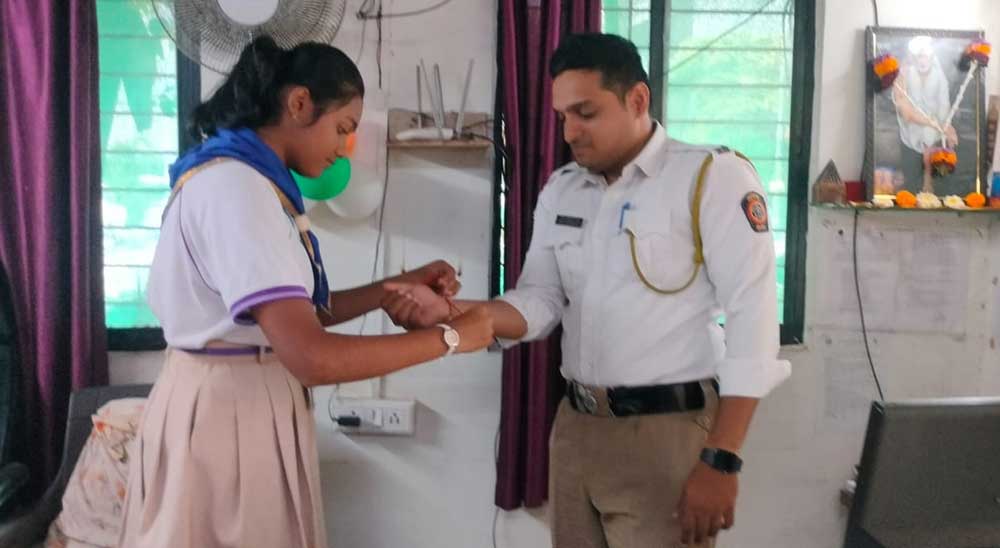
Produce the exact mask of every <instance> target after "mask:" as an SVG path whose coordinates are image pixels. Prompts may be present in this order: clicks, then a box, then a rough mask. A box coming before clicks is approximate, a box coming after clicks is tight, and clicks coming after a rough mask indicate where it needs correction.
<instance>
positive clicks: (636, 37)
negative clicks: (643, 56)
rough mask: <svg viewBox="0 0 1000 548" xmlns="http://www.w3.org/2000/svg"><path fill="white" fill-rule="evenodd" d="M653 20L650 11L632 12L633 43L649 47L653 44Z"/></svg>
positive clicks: (641, 46) (637, 45)
mask: <svg viewBox="0 0 1000 548" xmlns="http://www.w3.org/2000/svg"><path fill="white" fill-rule="evenodd" d="M650 20H651V15H650V13H649V12H648V11H633V12H632V37H631V40H632V43H633V44H635V45H636V47H640V48H648V47H649V46H650V45H651V44H650V41H649V22H650Z"/></svg>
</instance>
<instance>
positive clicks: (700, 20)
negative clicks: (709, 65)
mask: <svg viewBox="0 0 1000 548" xmlns="http://www.w3.org/2000/svg"><path fill="white" fill-rule="evenodd" d="M758 7H759V6H758ZM755 9H756V8H755ZM748 17H749V16H748V15H745V14H726V13H711V14H703V13H686V12H680V13H671V14H670V46H671V47H673V46H685V47H705V46H709V45H710V46H711V47H713V48H738V49H744V50H745V49H750V48H764V47H767V48H781V47H785V48H787V47H791V45H792V29H791V22H792V18H791V16H787V15H782V14H770V15H768V14H760V15H756V16H754V17H750V18H749V20H748ZM734 29H735V30H734ZM727 32H728V34H727Z"/></svg>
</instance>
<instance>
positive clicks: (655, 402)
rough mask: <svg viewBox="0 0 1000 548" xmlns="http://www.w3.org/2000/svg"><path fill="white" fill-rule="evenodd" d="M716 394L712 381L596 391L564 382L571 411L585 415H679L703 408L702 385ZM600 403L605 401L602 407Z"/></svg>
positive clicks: (714, 382) (570, 382) (716, 386)
mask: <svg viewBox="0 0 1000 548" xmlns="http://www.w3.org/2000/svg"><path fill="white" fill-rule="evenodd" d="M706 385H707V386H710V387H711V388H712V389H714V390H715V392H716V394H718V392H719V383H718V382H717V381H716V380H715V379H711V380H708V381H691V382H685V383H678V384H656V385H648V386H622V387H616V388H597V387H592V386H587V385H583V384H580V383H577V382H575V381H567V383H566V396H567V398H568V399H569V403H570V405H571V406H572V407H573V409H575V410H577V411H579V412H580V413H587V414H589V415H608V416H614V417H628V416H631V415H651V414H657V413H683V412H685V411H697V410H699V409H704V408H705V401H706V395H705V386H706ZM604 402H607V403H606V404H605V403H604Z"/></svg>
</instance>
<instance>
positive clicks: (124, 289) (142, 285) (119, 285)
mask: <svg viewBox="0 0 1000 548" xmlns="http://www.w3.org/2000/svg"><path fill="white" fill-rule="evenodd" d="M148 281H149V268H147V267H133V266H106V267H104V300H105V301H107V302H109V303H110V302H114V303H134V302H141V301H144V300H145V299H146V283H147V282H148Z"/></svg>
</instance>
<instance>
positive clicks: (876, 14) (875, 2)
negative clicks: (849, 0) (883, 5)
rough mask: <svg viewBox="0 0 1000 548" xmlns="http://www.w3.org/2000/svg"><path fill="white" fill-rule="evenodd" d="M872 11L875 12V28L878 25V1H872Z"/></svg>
mask: <svg viewBox="0 0 1000 548" xmlns="http://www.w3.org/2000/svg"><path fill="white" fill-rule="evenodd" d="M872 11H873V12H875V26H876V27H877V26H879V25H878V0H872Z"/></svg>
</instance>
